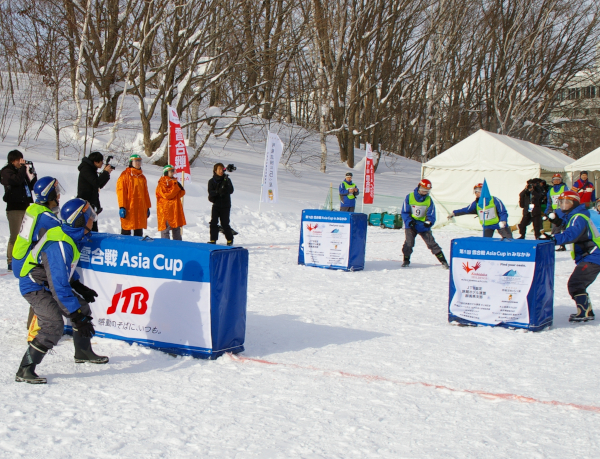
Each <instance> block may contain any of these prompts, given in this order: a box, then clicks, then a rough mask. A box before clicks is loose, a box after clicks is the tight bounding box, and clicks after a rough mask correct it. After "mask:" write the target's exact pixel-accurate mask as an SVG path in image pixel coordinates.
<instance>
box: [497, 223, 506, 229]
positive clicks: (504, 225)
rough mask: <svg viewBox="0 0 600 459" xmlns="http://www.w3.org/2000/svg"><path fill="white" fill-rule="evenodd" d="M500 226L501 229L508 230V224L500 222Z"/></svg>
mask: <svg viewBox="0 0 600 459" xmlns="http://www.w3.org/2000/svg"><path fill="white" fill-rule="evenodd" d="M498 226H499V227H500V228H506V222H500V223H498Z"/></svg>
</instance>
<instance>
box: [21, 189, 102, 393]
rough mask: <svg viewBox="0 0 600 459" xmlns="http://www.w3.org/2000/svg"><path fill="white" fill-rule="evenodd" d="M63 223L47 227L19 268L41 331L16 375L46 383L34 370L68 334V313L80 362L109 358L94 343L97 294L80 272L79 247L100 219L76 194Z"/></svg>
mask: <svg viewBox="0 0 600 459" xmlns="http://www.w3.org/2000/svg"><path fill="white" fill-rule="evenodd" d="M61 218H62V221H63V223H62V224H61V226H57V227H54V228H51V229H49V230H48V231H46V234H44V236H43V237H42V238H41V239H40V240H39V241H38V242H37V244H35V246H33V247H32V249H31V250H30V251H29V254H28V255H27V257H26V258H25V261H24V263H23V265H22V267H21V270H20V272H19V274H20V278H19V288H20V291H21V295H23V297H24V298H25V299H26V300H27V302H28V303H29V304H30V305H31V307H32V308H33V311H34V313H35V315H36V317H37V325H38V328H37V331H36V333H35V336H33V337H32V336H31V333H30V339H31V340H30V341H29V345H28V348H27V351H26V352H25V355H24V356H23V359H22V361H21V365H20V366H19V369H18V371H17V374H16V376H15V380H16V381H17V382H27V383H30V384H45V383H46V378H41V377H39V376H38V375H37V374H36V373H35V368H36V365H39V364H40V363H41V362H42V360H43V358H44V356H45V355H46V353H47V352H48V351H49V350H50V349H52V348H53V347H54V346H56V344H57V343H58V341H59V340H60V338H61V336H62V334H63V327H64V322H63V316H65V317H68V318H70V319H71V323H72V325H73V344H74V345H75V362H76V363H84V362H90V363H107V362H108V357H104V356H98V355H96V354H95V353H94V351H93V350H92V347H91V338H92V336H94V334H95V330H94V326H93V324H92V316H91V311H90V307H89V304H88V303H89V302H93V301H95V297H97V296H98V295H97V293H96V292H95V291H93V290H92V289H90V288H88V287H86V286H85V285H83V284H82V283H81V281H80V280H79V274H78V273H77V272H76V271H75V268H76V267H77V263H78V261H79V256H80V253H79V248H80V246H81V245H82V243H83V238H84V236H85V235H86V234H88V233H89V232H90V231H91V229H92V225H93V223H94V221H95V219H96V213H95V212H94V210H93V209H92V207H91V206H90V204H89V203H88V202H87V201H84V200H83V199H79V198H75V199H71V200H70V201H68V202H67V203H66V204H65V205H64V206H63V208H62V210H61Z"/></svg>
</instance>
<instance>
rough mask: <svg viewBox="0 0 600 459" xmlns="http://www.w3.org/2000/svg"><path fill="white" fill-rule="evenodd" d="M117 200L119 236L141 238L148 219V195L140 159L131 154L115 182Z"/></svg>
mask: <svg viewBox="0 0 600 459" xmlns="http://www.w3.org/2000/svg"><path fill="white" fill-rule="evenodd" d="M117 199H118V201H119V216H120V217H121V234H123V235H126V236H131V230H133V235H134V236H142V235H143V234H144V230H145V229H146V228H147V227H148V217H150V207H152V205H151V204H150V195H149V194H148V183H147V182H146V177H145V176H144V173H143V172H142V157H141V156H140V155H136V154H133V155H131V156H130V157H129V167H127V169H125V170H124V171H123V172H122V173H121V176H120V177H119V180H117Z"/></svg>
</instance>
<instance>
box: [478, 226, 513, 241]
mask: <svg viewBox="0 0 600 459" xmlns="http://www.w3.org/2000/svg"><path fill="white" fill-rule="evenodd" d="M495 231H496V230H495V229H493V228H484V230H483V237H494V232H495ZM498 234H499V235H500V236H502V237H504V238H507V239H512V231H511V230H510V228H509V227H508V226H505V227H504V228H498Z"/></svg>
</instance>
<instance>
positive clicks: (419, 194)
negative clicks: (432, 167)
mask: <svg viewBox="0 0 600 459" xmlns="http://www.w3.org/2000/svg"><path fill="white" fill-rule="evenodd" d="M430 192H431V182H430V181H429V180H427V179H423V180H421V181H420V182H419V185H418V186H417V187H416V188H415V191H413V192H412V193H410V194H409V195H407V196H406V198H405V199H404V206H402V220H403V221H404V234H405V240H404V245H403V246H402V253H403V255H404V262H403V263H402V267H404V268H405V267H407V266H408V265H410V255H411V254H412V251H413V247H414V246H415V238H416V237H417V234H418V235H419V236H421V238H422V239H423V241H425V244H427V248H428V249H429V250H431V253H433V254H434V255H435V256H436V257H437V259H438V260H439V261H440V263H441V264H442V266H443V267H444V268H446V269H448V262H447V261H446V257H445V256H444V253H443V252H442V248H441V247H440V246H439V245H438V243H437V242H435V239H434V238H433V234H432V233H431V227H432V226H433V225H434V224H435V205H434V204H433V200H432V199H431V197H430V196H429V193H430Z"/></svg>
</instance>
